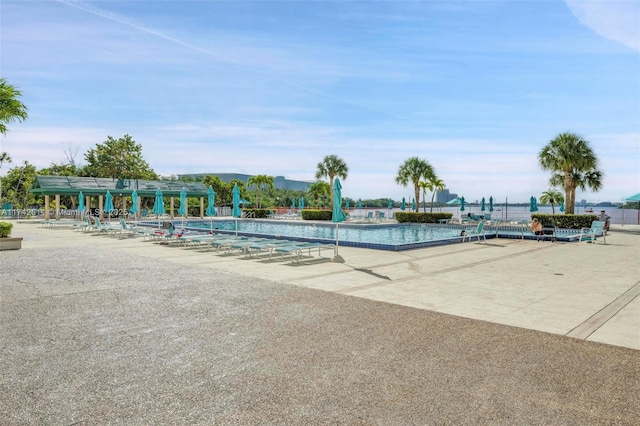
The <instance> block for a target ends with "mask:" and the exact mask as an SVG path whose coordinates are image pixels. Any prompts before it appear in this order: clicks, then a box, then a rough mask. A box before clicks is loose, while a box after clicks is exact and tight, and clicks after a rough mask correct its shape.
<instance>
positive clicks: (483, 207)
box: [480, 197, 487, 212]
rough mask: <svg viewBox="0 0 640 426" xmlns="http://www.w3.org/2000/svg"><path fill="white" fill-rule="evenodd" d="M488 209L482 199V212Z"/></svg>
mask: <svg viewBox="0 0 640 426" xmlns="http://www.w3.org/2000/svg"><path fill="white" fill-rule="evenodd" d="M486 209H487V208H486V206H485V204H484V197H482V202H481V203H480V211H481V212H483V211H485V210H486Z"/></svg>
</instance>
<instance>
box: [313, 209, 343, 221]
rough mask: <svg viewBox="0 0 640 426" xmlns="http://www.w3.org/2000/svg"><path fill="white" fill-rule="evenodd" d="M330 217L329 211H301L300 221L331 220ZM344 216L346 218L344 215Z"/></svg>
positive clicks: (330, 212)
mask: <svg viewBox="0 0 640 426" xmlns="http://www.w3.org/2000/svg"><path fill="white" fill-rule="evenodd" d="M332 216H333V212H332V211H331V210H309V209H304V210H302V219H304V220H331V217H332ZM345 216H347V214H346V213H345Z"/></svg>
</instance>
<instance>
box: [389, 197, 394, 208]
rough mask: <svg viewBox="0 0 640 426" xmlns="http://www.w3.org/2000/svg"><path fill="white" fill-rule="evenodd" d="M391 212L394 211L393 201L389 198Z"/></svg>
mask: <svg viewBox="0 0 640 426" xmlns="http://www.w3.org/2000/svg"><path fill="white" fill-rule="evenodd" d="M388 207H389V210H391V209H393V200H392V199H391V198H389V206H388Z"/></svg>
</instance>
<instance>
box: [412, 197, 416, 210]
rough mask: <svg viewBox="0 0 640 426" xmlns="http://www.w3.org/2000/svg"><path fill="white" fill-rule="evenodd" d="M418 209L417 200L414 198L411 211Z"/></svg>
mask: <svg viewBox="0 0 640 426" xmlns="http://www.w3.org/2000/svg"><path fill="white" fill-rule="evenodd" d="M415 209H416V199H415V198H412V199H411V211H414V210H415Z"/></svg>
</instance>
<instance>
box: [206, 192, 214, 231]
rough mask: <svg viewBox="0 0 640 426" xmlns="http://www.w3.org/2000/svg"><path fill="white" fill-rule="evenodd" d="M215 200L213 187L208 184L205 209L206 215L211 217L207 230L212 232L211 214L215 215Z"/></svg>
mask: <svg viewBox="0 0 640 426" xmlns="http://www.w3.org/2000/svg"><path fill="white" fill-rule="evenodd" d="M215 201H216V193H215V191H214V190H213V187H212V186H211V185H209V190H208V191H207V211H206V215H207V216H208V217H211V218H212V219H211V224H210V228H209V232H210V233H213V216H215V215H216V206H215Z"/></svg>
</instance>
